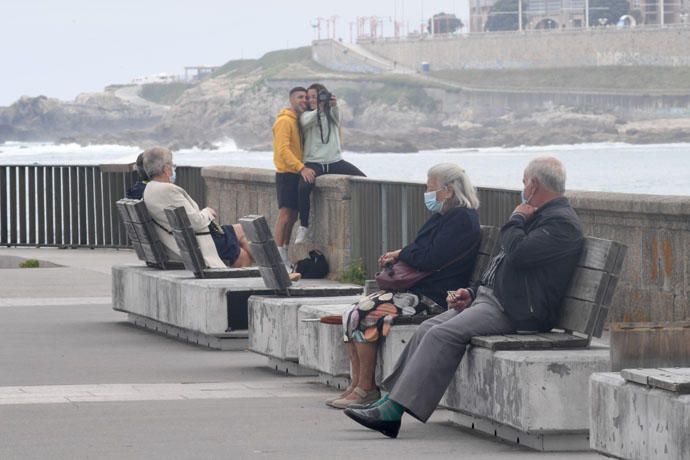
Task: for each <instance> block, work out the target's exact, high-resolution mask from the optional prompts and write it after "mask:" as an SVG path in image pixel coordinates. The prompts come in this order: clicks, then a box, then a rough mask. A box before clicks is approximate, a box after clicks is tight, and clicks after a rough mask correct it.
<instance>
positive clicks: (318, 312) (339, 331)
mask: <svg viewBox="0 0 690 460" xmlns="http://www.w3.org/2000/svg"><path fill="white" fill-rule="evenodd" d="M352 303H353V302H347V303H341V304H334V305H305V306H303V307H301V308H300V309H299V313H298V320H299V325H298V328H299V357H298V359H299V363H300V365H301V366H303V367H305V368H307V369H312V370H315V371H316V372H317V373H318V375H319V380H320V381H321V382H322V383H325V384H326V385H329V386H333V387H335V388H338V389H340V388H344V387H347V385H348V384H349V382H350V360H349V358H348V356H347V351H346V349H345V344H344V343H343V328H342V326H341V325H338V324H326V323H322V322H321V321H319V319H320V318H321V317H323V316H330V315H342V314H344V313H345V312H347V311H348V310H349V309H350V308H351V307H352Z"/></svg>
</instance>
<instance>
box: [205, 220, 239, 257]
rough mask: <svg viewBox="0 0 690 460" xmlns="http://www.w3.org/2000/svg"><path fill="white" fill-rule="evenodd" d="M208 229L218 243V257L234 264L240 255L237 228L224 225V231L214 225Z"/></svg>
mask: <svg viewBox="0 0 690 460" xmlns="http://www.w3.org/2000/svg"><path fill="white" fill-rule="evenodd" d="M208 230H209V231H210V232H211V237H212V238H213V242H214V243H215V245H216V251H218V257H220V258H221V259H223V261H225V262H226V263H227V264H228V265H232V264H234V263H235V261H236V260H237V258H238V257H239V256H240V242H239V241H238V240H237V234H236V233H235V228H234V227H233V226H232V225H223V233H220V232H217V231H215V230H214V229H213V227H212V226H209V228H208Z"/></svg>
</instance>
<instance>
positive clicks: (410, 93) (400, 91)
mask: <svg viewBox="0 0 690 460" xmlns="http://www.w3.org/2000/svg"><path fill="white" fill-rule="evenodd" d="M338 96H339V97H342V98H343V99H344V100H346V101H347V103H348V104H350V105H351V106H352V107H358V106H361V105H365V104H366V103H373V102H378V101H380V102H382V103H384V104H386V105H395V104H400V105H401V106H403V107H414V108H419V109H421V110H423V111H431V110H434V109H435V108H436V101H435V100H434V99H432V98H430V97H429V96H428V95H427V94H426V92H425V91H424V89H423V87H422V86H418V85H409V84H405V83H401V82H396V81H388V82H386V85H385V86H384V87H382V88H368V87H366V86H362V87H359V88H358V87H351V88H343V89H341V90H339V91H338Z"/></svg>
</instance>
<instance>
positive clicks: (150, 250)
mask: <svg viewBox="0 0 690 460" xmlns="http://www.w3.org/2000/svg"><path fill="white" fill-rule="evenodd" d="M115 204H116V207H117V211H118V214H119V216H120V221H121V222H122V224H123V225H124V226H125V229H126V230H127V237H128V238H129V241H130V242H131V243H132V247H133V248H134V251H135V252H136V254H137V257H138V258H139V259H140V260H142V261H144V262H145V263H146V265H147V266H149V267H152V268H159V269H162V270H180V269H182V268H184V265H183V264H182V263H181V262H175V261H170V260H169V259H168V253H167V252H166V250H165V247H164V246H163V243H162V242H161V240H160V239H159V238H158V233H156V228H155V226H154V221H153V219H152V218H151V215H150V214H149V211H148V209H146V205H145V204H144V202H143V201H142V200H132V199H128V198H123V199H121V200H118V201H117V202H116V203H115Z"/></svg>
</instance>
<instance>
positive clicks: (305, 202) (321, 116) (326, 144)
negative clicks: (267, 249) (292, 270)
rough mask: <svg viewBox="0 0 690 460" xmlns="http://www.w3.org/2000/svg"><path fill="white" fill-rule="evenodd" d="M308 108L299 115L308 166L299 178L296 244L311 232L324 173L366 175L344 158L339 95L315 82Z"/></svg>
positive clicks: (303, 240) (308, 100)
mask: <svg viewBox="0 0 690 460" xmlns="http://www.w3.org/2000/svg"><path fill="white" fill-rule="evenodd" d="M307 104H308V106H309V109H310V110H308V111H306V112H304V113H302V115H300V118H299V123H300V127H301V128H302V132H303V133H304V169H305V170H307V171H306V172H307V173H309V174H301V175H300V179H299V201H298V210H299V219H300V227H299V228H298V229H297V237H296V239H295V243H303V242H305V241H306V239H307V235H308V234H309V210H310V209H311V200H310V195H311V191H312V189H313V188H314V182H315V180H316V177H318V176H321V175H323V174H345V175H349V176H364V175H365V174H364V173H363V172H362V171H360V170H359V168H357V167H356V166H355V165H353V164H352V163H348V162H347V161H345V160H343V156H342V149H341V146H340V135H341V132H340V109H339V108H338V103H337V100H336V97H335V96H334V95H332V94H331V93H329V92H328V90H327V89H326V87H325V86H323V85H320V84H318V83H314V84H313V85H311V86H310V87H309V88H308V89H307Z"/></svg>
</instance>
